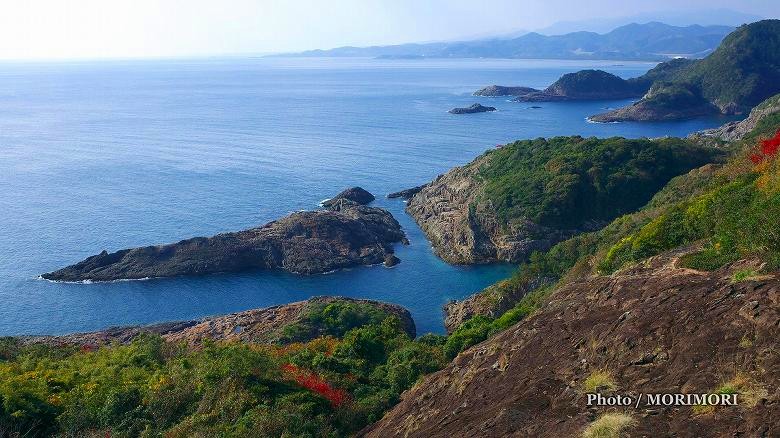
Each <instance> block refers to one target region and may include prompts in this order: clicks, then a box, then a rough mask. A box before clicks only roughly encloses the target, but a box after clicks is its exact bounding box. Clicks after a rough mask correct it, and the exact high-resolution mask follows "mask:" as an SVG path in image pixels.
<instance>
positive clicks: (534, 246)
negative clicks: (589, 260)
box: [406, 154, 573, 264]
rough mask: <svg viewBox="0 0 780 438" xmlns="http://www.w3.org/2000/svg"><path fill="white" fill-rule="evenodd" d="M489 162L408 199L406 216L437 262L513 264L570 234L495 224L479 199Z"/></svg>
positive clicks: (459, 170) (460, 170)
mask: <svg viewBox="0 0 780 438" xmlns="http://www.w3.org/2000/svg"><path fill="white" fill-rule="evenodd" d="M490 159H491V155H490V154H487V155H483V156H481V157H479V158H477V159H476V160H475V161H473V162H472V163H470V164H468V165H466V166H463V167H456V168H454V169H452V170H450V171H449V172H447V173H446V174H444V175H440V176H438V177H437V178H436V179H435V180H434V181H433V182H431V183H430V184H428V185H426V186H425V187H423V188H422V189H421V190H420V191H419V192H417V193H416V194H415V195H414V196H412V198H410V199H409V202H408V204H407V206H406V211H407V212H408V213H409V214H410V215H411V216H412V218H414V220H415V221H416V222H417V224H418V225H419V226H420V228H422V230H423V231H424V232H425V234H426V236H427V237H428V239H429V240H430V241H431V243H432V244H433V249H434V251H435V252H436V254H437V255H438V256H439V257H441V258H442V259H444V260H445V261H447V262H449V263H454V264H473V263H488V262H494V261H508V262H517V261H520V260H523V259H524V258H526V257H527V256H528V255H530V254H531V252H533V251H536V250H538V251H542V250H546V249H548V248H549V247H550V246H552V245H553V244H555V243H556V242H558V241H560V240H563V239H565V238H567V237H569V236H571V235H572V234H573V232H572V231H559V230H552V229H549V228H547V227H543V226H540V225H537V224H535V223H533V222H531V221H529V220H520V221H517V222H515V223H513V224H504V223H502V222H501V221H499V220H498V218H497V216H496V212H495V209H494V208H493V205H492V204H491V203H490V202H489V201H486V200H484V199H483V196H482V195H483V191H484V185H483V181H482V179H481V178H479V177H478V171H479V169H480V167H482V166H483V165H486V164H487V163H488V161H489V160H490Z"/></svg>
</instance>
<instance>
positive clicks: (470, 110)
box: [448, 103, 496, 114]
mask: <svg viewBox="0 0 780 438" xmlns="http://www.w3.org/2000/svg"><path fill="white" fill-rule="evenodd" d="M495 110H496V109H495V108H494V107H492V106H483V105H480V104H478V103H475V104H474V105H471V106H468V107H465V108H453V109H451V110H449V111H448V112H449V113H450V114H474V113H486V112H490V111H495Z"/></svg>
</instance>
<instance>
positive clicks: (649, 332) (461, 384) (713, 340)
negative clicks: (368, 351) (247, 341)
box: [362, 250, 780, 437]
mask: <svg viewBox="0 0 780 438" xmlns="http://www.w3.org/2000/svg"><path fill="white" fill-rule="evenodd" d="M685 251H686V250H678V251H673V252H670V253H666V254H663V255H661V256H657V257H654V258H651V259H649V260H648V261H647V262H645V263H642V264H640V265H638V266H636V267H633V268H628V269H626V270H624V271H620V272H618V273H615V274H613V275H612V276H604V277H596V276H594V277H587V278H583V279H581V280H578V281H574V282H571V283H569V284H568V285H566V286H563V287H562V288H560V289H559V290H558V291H557V292H555V293H554V294H553V295H551V297H550V298H548V302H547V304H546V305H545V306H543V307H542V308H541V309H540V310H539V311H538V312H537V313H536V314H534V315H531V316H530V317H528V318H526V319H525V320H523V321H521V322H519V323H518V324H516V325H515V326H513V327H511V328H509V329H507V330H506V331H504V332H502V333H500V334H498V335H496V336H495V337H493V338H490V339H488V340H487V341H485V342H483V343H481V344H478V345H476V346H474V347H472V348H470V349H468V350H466V351H464V352H463V353H461V354H460V355H459V356H458V357H457V358H456V359H455V360H454V361H453V362H452V363H451V364H450V365H449V366H447V368H445V369H444V370H442V371H439V372H437V373H434V374H432V375H430V376H428V377H427V378H425V380H424V381H422V382H421V383H418V384H417V385H416V386H415V387H414V388H413V389H411V390H410V391H408V392H406V393H404V394H403V395H402V401H401V403H400V404H398V405H397V406H396V407H395V408H394V409H392V410H391V411H390V412H389V413H387V414H386V415H385V416H384V418H383V419H382V420H381V421H379V422H378V423H376V424H374V425H372V426H370V427H369V428H367V429H366V430H364V431H363V432H362V436H369V437H391V436H404V437H428V436H448V437H471V436H484V437H504V436H517V437H529V436H534V437H574V436H581V435H582V433H583V431H584V430H585V429H586V428H587V427H588V426H589V425H590V424H592V423H593V422H594V420H596V419H598V418H601V417H602V415H604V414H606V413H609V412H615V411H618V412H622V413H625V414H627V415H628V416H629V419H628V420H629V421H628V423H627V424H629V427H628V428H627V429H626V430H625V432H628V434H629V435H630V436H637V437H639V436H756V437H759V436H761V437H769V436H778V435H780V355H778V354H777V348H776V347H777V346H776V340H777V338H778V336H779V335H780V279H778V276H777V274H776V273H775V274H773V275H765V276H761V277H755V278H749V279H746V280H743V281H735V280H734V279H733V278H735V277H734V276H733V274H734V272H735V271H737V270H744V269H746V268H752V269H755V268H756V266H752V265H751V263H750V262H746V261H741V262H737V263H736V264H733V265H731V266H728V267H725V268H722V269H721V270H718V271H714V272H701V271H695V270H691V269H684V268H679V267H677V262H678V257H679V256H680V255H681V254H682V253H684V252H685ZM594 376H597V377H600V379H598V380H600V383H599V382H597V383H591V384H590V386H591V389H590V390H591V391H592V390H593V389H592V387H595V388H597V391H599V392H601V393H603V394H605V395H610V394H622V395H632V396H634V397H636V396H637V395H639V394H640V393H641V394H644V395H645V399H644V401H643V402H640V406H639V408H635V407H633V406H629V407H625V408H620V409H616V408H614V407H588V406H587V405H586V393H587V392H588V391H589V389H588V387H589V386H588V384H587V383H586V380H588V379H589V378H591V380H590V381H591V382H593V381H594ZM722 388H731V389H729V391H737V392H738V393H739V406H732V407H714V408H707V407H702V406H698V407H696V406H679V407H665V406H647V405H646V404H645V403H646V401H647V399H646V396H647V394H657V393H690V394H699V393H717V392H718V391H725V390H724V389H722Z"/></svg>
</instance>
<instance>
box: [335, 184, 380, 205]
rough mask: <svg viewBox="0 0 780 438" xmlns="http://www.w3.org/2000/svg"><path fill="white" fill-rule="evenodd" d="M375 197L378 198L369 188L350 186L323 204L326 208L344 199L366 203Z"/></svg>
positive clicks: (361, 203)
mask: <svg viewBox="0 0 780 438" xmlns="http://www.w3.org/2000/svg"><path fill="white" fill-rule="evenodd" d="M374 199H376V198H374V195H372V194H371V193H370V192H369V191H368V190H365V189H364V188H362V187H350V188H348V189H346V190H344V191H343V192H341V193H339V194H338V195H336V196H334V197H333V198H331V199H328V200H327V201H325V202H323V203H322V206H323V207H325V208H330V207H333V206H334V205H336V204H338V203H339V202H341V201H343V200H347V201H352V202H354V203H356V204H360V205H366V204H368V203H370V202H372V201H373V200H374Z"/></svg>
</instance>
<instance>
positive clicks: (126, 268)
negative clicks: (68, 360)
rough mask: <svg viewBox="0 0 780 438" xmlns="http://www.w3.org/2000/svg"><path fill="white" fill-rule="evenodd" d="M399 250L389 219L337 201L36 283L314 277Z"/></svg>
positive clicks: (77, 267)
mask: <svg viewBox="0 0 780 438" xmlns="http://www.w3.org/2000/svg"><path fill="white" fill-rule="evenodd" d="M372 197H373V196H372ZM397 242H403V243H406V242H407V240H406V236H405V234H404V232H403V230H402V229H401V226H400V225H399V224H398V222H397V221H396V220H395V218H393V216H392V214H390V213H389V212H388V211H386V210H383V209H380V208H374V207H367V206H364V205H359V204H357V203H355V202H353V201H351V200H349V199H341V200H340V202H338V203H335V204H334V205H332V206H331V209H330V210H320V211H305V212H297V213H293V214H291V215H289V216H286V217H284V218H282V219H279V220H276V221H273V222H269V223H268V224H266V225H264V226H262V227H258V228H252V229H249V230H244V231H239V232H235V233H224V234H218V235H216V236H213V237H196V238H192V239H187V240H182V241H180V242H178V243H172V244H168V245H157V246H147V247H143V248H133V249H124V250H121V251H117V252H114V253H108V252H107V251H103V252H102V253H100V254H98V255H95V256H92V257H88V258H87V259H85V260H83V261H81V262H79V263H76V264H74V265H71V266H68V267H66V268H63V269H60V270H57V271H54V272H50V273H47V274H43V275H42V277H43V278H45V279H47V280H55V281H111V280H119V279H142V278H155V277H173V276H181V275H204V274H212V273H219V272H238V271H246V270H252V269H282V270H286V271H289V272H293V273H300V274H316V273H322V272H328V271H332V270H334V269H341V268H346V267H350V266H356V265H373V264H379V263H383V262H384V260H385V258H386V257H387V256H388V255H389V254H392V253H393V244H394V243H397Z"/></svg>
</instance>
